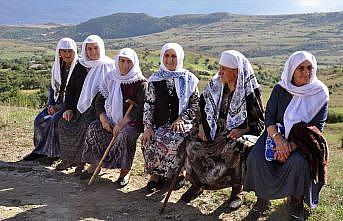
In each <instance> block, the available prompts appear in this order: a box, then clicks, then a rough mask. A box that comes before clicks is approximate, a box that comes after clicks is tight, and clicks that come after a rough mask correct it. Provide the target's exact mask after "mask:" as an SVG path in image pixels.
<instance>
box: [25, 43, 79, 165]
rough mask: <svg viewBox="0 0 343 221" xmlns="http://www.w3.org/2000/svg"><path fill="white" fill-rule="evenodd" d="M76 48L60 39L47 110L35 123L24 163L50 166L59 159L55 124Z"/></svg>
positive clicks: (61, 110) (58, 117) (62, 106)
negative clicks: (30, 147) (32, 147)
mask: <svg viewBox="0 0 343 221" xmlns="http://www.w3.org/2000/svg"><path fill="white" fill-rule="evenodd" d="M77 59H78V58H77V47H76V43H75V41H74V40H73V39H71V38H62V39H61V40H60V41H59V42H58V44H57V47H56V53H55V62H54V64H53V66H52V71H51V73H52V75H51V86H50V90H49V99H48V106H47V107H46V108H44V110H43V111H42V112H40V113H39V114H38V116H37V117H36V119H35V121H34V136H33V143H34V146H35V149H34V150H33V151H32V153H31V154H29V155H27V156H26V157H24V160H39V161H41V162H44V163H47V164H49V165H50V164H52V163H53V162H54V161H55V160H57V159H58V158H59V157H60V147H59V142H58V136H57V123H58V121H59V120H60V118H61V117H62V114H63V112H64V108H65V107H64V97H65V93H66V86H67V84H68V82H69V79H70V77H71V75H72V72H73V70H74V67H75V64H76V63H77Z"/></svg>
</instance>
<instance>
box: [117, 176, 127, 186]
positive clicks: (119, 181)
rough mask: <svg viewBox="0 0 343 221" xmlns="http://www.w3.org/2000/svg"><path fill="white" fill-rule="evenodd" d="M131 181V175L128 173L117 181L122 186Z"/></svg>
mask: <svg viewBox="0 0 343 221" xmlns="http://www.w3.org/2000/svg"><path fill="white" fill-rule="evenodd" d="M129 181H130V175H126V176H124V177H119V178H118V179H117V180H116V181H115V183H116V184H117V185H118V186H119V187H120V188H122V187H124V186H126V185H127V184H128V183H129Z"/></svg>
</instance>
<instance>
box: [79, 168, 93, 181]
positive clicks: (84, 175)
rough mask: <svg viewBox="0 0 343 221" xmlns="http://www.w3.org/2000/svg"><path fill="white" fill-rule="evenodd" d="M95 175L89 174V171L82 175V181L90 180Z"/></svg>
mask: <svg viewBox="0 0 343 221" xmlns="http://www.w3.org/2000/svg"><path fill="white" fill-rule="evenodd" d="M92 175H93V173H89V172H88V171H87V170H85V171H83V172H82V173H80V177H79V178H80V180H88V179H90V178H91V177H92Z"/></svg>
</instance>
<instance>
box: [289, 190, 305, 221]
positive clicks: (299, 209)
mask: <svg viewBox="0 0 343 221" xmlns="http://www.w3.org/2000/svg"><path fill="white" fill-rule="evenodd" d="M287 210H288V215H289V218H290V220H294V221H301V220H305V218H304V202H303V199H297V198H295V197H293V196H291V197H288V198H287Z"/></svg>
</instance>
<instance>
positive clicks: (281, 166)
mask: <svg viewBox="0 0 343 221" xmlns="http://www.w3.org/2000/svg"><path fill="white" fill-rule="evenodd" d="M266 137H267V133H266V132H264V133H263V134H262V135H261V137H260V138H259V139H258V140H257V142H256V145H255V147H254V148H253V149H252V150H251V152H250V154H249V156H248V160H247V174H246V177H245V181H244V190H245V191H254V192H255V195H256V196H257V197H260V198H262V199H270V200H272V199H280V198H284V197H288V196H291V195H301V196H304V200H305V202H306V203H307V204H308V205H309V206H310V207H311V208H314V207H316V205H317V204H318V200H319V191H320V189H321V187H322V185H321V184H314V183H313V181H312V180H311V179H310V168H309V164H308V162H307V161H306V159H305V158H304V157H303V156H302V155H301V154H300V153H299V152H298V151H297V150H295V151H294V152H293V153H292V154H291V155H290V156H289V158H288V159H287V161H286V162H285V163H280V162H278V161H267V160H266V159H265V154H264V152H265V142H266Z"/></svg>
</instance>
